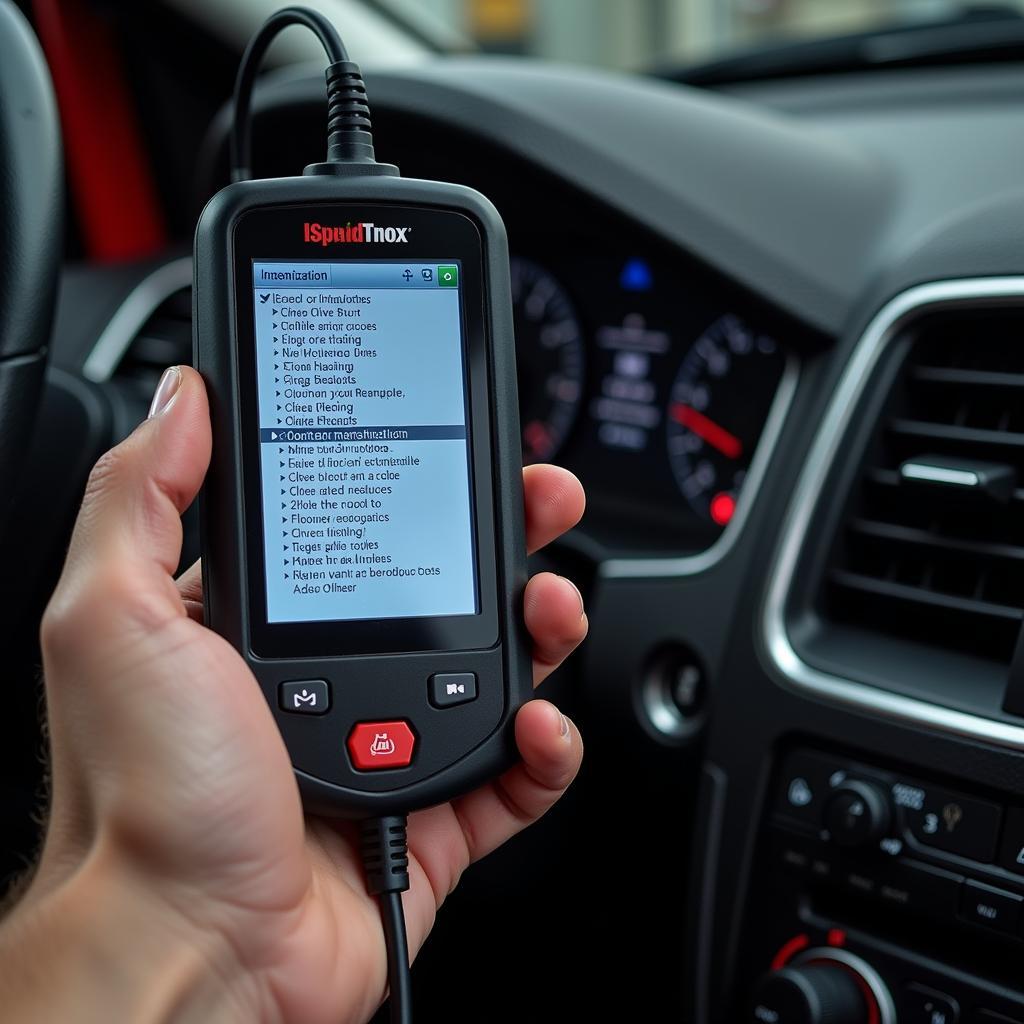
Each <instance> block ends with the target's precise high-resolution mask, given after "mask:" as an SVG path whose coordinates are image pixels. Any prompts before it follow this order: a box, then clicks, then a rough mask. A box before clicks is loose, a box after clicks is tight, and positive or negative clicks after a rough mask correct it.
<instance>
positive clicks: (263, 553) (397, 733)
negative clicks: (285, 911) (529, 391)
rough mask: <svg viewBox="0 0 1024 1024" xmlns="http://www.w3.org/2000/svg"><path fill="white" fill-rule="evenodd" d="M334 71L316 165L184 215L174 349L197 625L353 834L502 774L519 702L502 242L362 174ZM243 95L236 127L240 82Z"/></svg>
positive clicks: (519, 516)
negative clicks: (220, 639) (190, 316)
mask: <svg viewBox="0 0 1024 1024" xmlns="http://www.w3.org/2000/svg"><path fill="white" fill-rule="evenodd" d="M354 68H355V65H351V64H349V63H348V62H347V60H346V61H337V62H335V64H332V67H331V69H329V71H328V90H329V91H328V102H329V108H330V116H331V125H330V128H331V132H332V134H331V137H330V146H329V156H330V154H331V153H333V154H334V157H333V160H332V159H329V160H328V162H327V163H325V164H320V165H315V166H313V167H311V168H307V171H306V173H305V174H304V175H301V176H297V177H294V178H281V179H273V180H239V181H236V182H235V183H233V184H231V185H229V186H228V187H226V188H225V189H223V190H222V191H221V192H220V193H218V194H217V195H216V196H215V197H214V198H213V199H212V200H211V201H210V203H209V205H208V206H207V207H206V209H205V211H204V212H203V214H202V218H201V220H200V223H199V226H198V229H197V232H196V238H195V288H194V325H195V326H194V341H195V356H196V361H197V366H198V368H199V370H200V371H201V372H202V374H203V376H204V378H205V379H206V382H207V386H208V389H209V395H210V401H211V406H212V418H213V438H214V444H213V461H212V465H211V469H210V473H209V476H208V478H207V482H206V486H205V489H204V491H203V495H202V505H201V508H202V524H203V578H204V595H205V602H206V614H207V619H208V623H209V625H210V626H211V627H212V628H213V629H215V630H216V631H217V632H219V633H221V634H222V635H223V636H224V637H226V638H227V639H228V640H229V641H230V642H231V643H232V644H233V645H234V646H235V647H236V648H237V649H238V650H239V651H240V652H241V654H242V656H243V657H244V658H245V660H246V661H247V663H248V664H249V666H250V668H251V669H252V672H253V674H254V675H255V677H256V679H257V680H258V681H259V684H260V687H261V688H262V690H263V693H264V695H265V697H266V699H267V701H268V703H269V704H270V706H271V708H272V709H273V713H274V716H275V718H276V720H277V724H278V726H279V727H280V730H281V735H282V736H283V737H284V741H285V743H286V745H287V747H288V750H289V753H290V755H291V759H292V763H293V765H294V767H295V772H296V775H297V777H298V781H299V785H300V788H301V792H302V795H303V798H304V801H305V803H306V805H307V806H308V807H309V808H310V809H312V810H314V811H316V812H320V813H328V814H334V815H341V816H348V817H360V818H367V817H380V816H382V815H392V814H404V813H407V812H409V811H411V810H414V809H416V808H419V807H424V806H427V805H431V804H436V803H439V802H441V801H443V800H446V799H448V798H450V797H453V796H455V795H457V794H460V793H463V792H465V791H467V790H469V789H471V788H472V787H474V786H476V785H478V784H479V783H481V782H482V781H484V780H486V779H488V778H490V777H492V776H494V775H495V774H497V773H499V772H500V771H501V770H502V769H504V768H505V767H507V766H508V765H509V764H510V763H511V762H512V760H513V759H514V757H515V744H514V738H513V733H512V723H513V718H514V715H515V712H516V710H517V709H518V708H519V707H520V705H522V704H523V703H524V702H525V701H526V700H528V699H529V697H530V694H531V690H532V686H531V673H530V655H529V646H528V644H527V642H526V638H525V631H524V626H523V624H522V592H523V587H524V585H525V580H526V564H525V557H526V555H525V541H524V529H523V496H522V476H521V455H520V448H519V424H518V406H517V395H516V372H515V357H514V344H513V333H512V310H511V300H510V285H509V269H508V250H507V243H506V238H505V231H504V227H503V225H502V222H501V219H500V218H499V216H498V214H497V212H496V211H495V209H494V207H493V206H492V205H491V204H490V203H489V202H488V201H487V200H486V199H485V198H484V197H483V196H481V195H479V194H478V193H476V192H474V191H472V190H470V189H467V188H463V187H460V186H456V185H450V184H440V183H436V182H430V181H414V180H407V179H403V178H401V177H399V176H398V174H397V170H396V169H395V168H393V167H389V166H388V165H382V164H377V163H376V162H375V161H374V160H373V157H372V152H373V151H372V145H371V144H369V131H368V129H369V119H368V116H366V115H365V114H364V110H365V93H362V91H361V90H362V84H361V79H358V71H357V70H356V71H352V70H351V69H354ZM332 76H333V78H332ZM357 79H358V80H357ZM332 82H333V88H334V91H333V93H332V91H331V89H332ZM248 85H249V87H251V81H250V82H249V83H248ZM239 96H240V101H241V102H243V103H244V106H245V113H246V114H247V112H248V92H247V91H246V83H244V82H242V81H241V76H240V85H239ZM236 116H238V111H237V110H236ZM364 120H365V123H364ZM339 125H340V127H339ZM246 131H247V129H246ZM243 142H244V146H247V145H248V142H247V135H246V137H245V139H244V140H243ZM246 162H247V155H245V154H243V156H242V161H241V165H242V167H243V168H244V165H245V163H246ZM244 176H245V174H244V172H242V173H237V174H236V177H244Z"/></svg>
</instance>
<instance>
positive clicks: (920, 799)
mask: <svg viewBox="0 0 1024 1024" xmlns="http://www.w3.org/2000/svg"><path fill="white" fill-rule="evenodd" d="M893 797H894V799H895V800H896V803H897V806H899V807H901V808H902V809H903V820H904V821H905V822H906V825H907V827H908V828H909V829H910V831H911V833H913V836H914V838H915V839H916V840H917V841H918V842H919V843H923V844H924V845H925V846H934V847H935V848H936V849H938V850H945V851H946V852H947V853H955V854H956V855H957V856H959V857H966V858H967V859H968V860H976V861H980V862H982V863H989V862H991V861H992V860H994V859H995V855H996V845H997V844H998V842H999V821H1000V818H1001V816H1002V810H1001V808H1000V807H999V806H998V805H997V804H993V803H990V802H989V801H987V800H977V799H975V798H973V797H969V796H964V795H963V794H962V793H956V792H954V791H953V790H949V789H942V788H940V787H939V786H930V785H920V786H918V785H914V784H913V783H901V784H897V785H896V786H894V787H893Z"/></svg>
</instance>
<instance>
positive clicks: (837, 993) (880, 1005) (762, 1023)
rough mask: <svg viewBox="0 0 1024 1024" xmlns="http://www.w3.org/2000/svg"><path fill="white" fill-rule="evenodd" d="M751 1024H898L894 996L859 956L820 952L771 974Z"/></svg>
mask: <svg viewBox="0 0 1024 1024" xmlns="http://www.w3.org/2000/svg"><path fill="white" fill-rule="evenodd" d="M747 1021H748V1022H749V1024H895V1021H896V1011H895V1008H894V1006H893V1002H892V997H891V996H890V995H889V991H888V989H887V988H886V987H885V985H884V983H883V982H882V979H881V978H880V977H879V976H878V974H877V973H876V972H875V971H874V970H873V968H871V967H870V965H868V964H867V963H865V962H864V961H863V960H861V959H860V957H856V956H852V955H851V954H849V953H847V952H846V951H845V950H840V949H820V950H811V951H809V952H807V953H805V954H804V955H803V956H802V957H801V958H800V959H799V960H798V961H795V962H794V963H793V964H791V965H789V966H787V967H783V968H781V969H780V970H777V971H772V972H771V973H770V974H766V975H765V976H764V977H763V978H762V979H761V980H760V981H759V982H758V984H757V988H756V989H755V992H754V998H753V1000H752V1002H751V1009H750V1013H749V1014H748V1016H747Z"/></svg>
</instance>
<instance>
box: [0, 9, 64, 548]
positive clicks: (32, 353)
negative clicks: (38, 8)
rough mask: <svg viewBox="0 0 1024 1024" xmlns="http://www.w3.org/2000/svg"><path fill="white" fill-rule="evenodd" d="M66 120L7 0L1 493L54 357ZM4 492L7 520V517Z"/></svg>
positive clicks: (0, 105)
mask: <svg viewBox="0 0 1024 1024" xmlns="http://www.w3.org/2000/svg"><path fill="white" fill-rule="evenodd" d="M62 166H63V165H62V154H61V136H60V122H59V119H58V116H57V105H56V102H55V100H54V95H53V87H52V85H51V83H50V74H49V70H48V68H47V65H46V60H45V59H44V57H43V53H42V50H41V49H40V47H39V43H38V42H37V41H36V38H35V36H34V35H33V34H32V29H31V28H30V27H29V24H28V22H27V21H26V20H25V18H24V16H23V15H22V14H21V12H20V11H19V10H18V9H17V8H16V7H14V6H13V5H12V4H11V3H10V2H9V0H0V494H4V495H10V494H11V493H12V492H13V490H14V488H13V482H14V478H15V475H16V473H17V470H18V467H19V465H20V462H21V459H22V457H23V453H24V451H25V448H26V445H27V441H28V438H29V434H30V431H31V429H32V423H33V421H34V419H35V414H36V409H37V405H38V401H39V393H40V388H41V387H42V382H43V373H44V370H45V367H46V354H47V344H48V342H49V339H50V329H51V325H52V321H53V313H54V297H55V294H56V287H57V271H58V269H59V268H60V264H61V261H62V254H63V244H64V243H63V234H62V229H61V225H62V218H63V188H64V179H63V170H62ZM4 504H5V503H4V502H3V501H0V528H2V526H3V522H4V518H5V516H4V512H5V509H4Z"/></svg>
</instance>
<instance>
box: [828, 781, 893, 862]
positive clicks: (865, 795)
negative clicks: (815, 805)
mask: <svg viewBox="0 0 1024 1024" xmlns="http://www.w3.org/2000/svg"><path fill="white" fill-rule="evenodd" d="M891 818H892V814H891V811H890V810H889V798H888V796H887V794H886V792H885V790H884V789H882V787H881V786H876V785H875V784H874V783H873V782H862V781H860V780H852V781H850V782H844V783H843V784H842V785H841V786H839V787H837V788H836V789H834V790H833V791H832V793H831V794H830V795H829V798H828V802H827V803H826V804H825V828H827V829H828V831H829V834H830V835H831V837H832V841H833V842H834V843H835V844H836V845H837V846H867V845H868V844H869V843H874V842H877V841H878V840H879V839H881V838H882V837H883V836H884V835H885V833H886V832H887V831H888V829H889V822H890V820H891Z"/></svg>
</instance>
